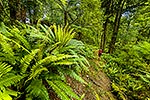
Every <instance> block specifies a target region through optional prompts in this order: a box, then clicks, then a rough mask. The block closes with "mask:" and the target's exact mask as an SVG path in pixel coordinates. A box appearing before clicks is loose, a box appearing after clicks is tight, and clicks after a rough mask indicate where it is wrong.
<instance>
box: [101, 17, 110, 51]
mask: <svg viewBox="0 0 150 100" xmlns="http://www.w3.org/2000/svg"><path fill="white" fill-rule="evenodd" d="M108 21H109V17H107V18H106V21H105V23H104V24H103V34H102V36H101V44H100V49H102V50H103V52H104V50H105V45H106V34H107V25H108Z"/></svg>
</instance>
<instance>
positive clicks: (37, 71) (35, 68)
mask: <svg viewBox="0 0 150 100" xmlns="http://www.w3.org/2000/svg"><path fill="white" fill-rule="evenodd" d="M42 71H48V69H47V68H46V67H39V66H33V68H32V69H31V74H30V76H29V78H28V80H31V79H32V78H35V77H36V76H38V75H39V74H41V72H42ZM28 80H26V81H28Z"/></svg>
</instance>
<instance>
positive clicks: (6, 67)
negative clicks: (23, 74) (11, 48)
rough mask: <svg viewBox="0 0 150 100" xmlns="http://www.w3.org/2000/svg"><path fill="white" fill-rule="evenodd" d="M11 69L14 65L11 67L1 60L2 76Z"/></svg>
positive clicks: (0, 75)
mask: <svg viewBox="0 0 150 100" xmlns="http://www.w3.org/2000/svg"><path fill="white" fill-rule="evenodd" d="M11 70H12V67H10V65H8V64H7V63H2V62H0V78H1V77H2V75H5V74H6V73H8V72H9V71H11Z"/></svg>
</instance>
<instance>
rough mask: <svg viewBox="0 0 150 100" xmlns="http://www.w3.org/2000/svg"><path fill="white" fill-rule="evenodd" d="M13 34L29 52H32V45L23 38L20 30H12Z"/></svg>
mask: <svg viewBox="0 0 150 100" xmlns="http://www.w3.org/2000/svg"><path fill="white" fill-rule="evenodd" d="M11 33H12V34H13V35H14V37H16V38H17V39H18V40H19V41H20V42H21V43H22V44H23V45H24V46H25V47H26V48H27V49H28V50H30V48H31V47H30V43H29V42H28V41H27V40H26V39H25V38H24V36H21V34H20V33H21V32H20V31H19V29H18V28H16V27H14V28H13V29H11Z"/></svg>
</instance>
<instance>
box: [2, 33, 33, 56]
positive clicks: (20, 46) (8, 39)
mask: <svg viewBox="0 0 150 100" xmlns="http://www.w3.org/2000/svg"><path fill="white" fill-rule="evenodd" d="M3 37H4V39H5V40H7V41H11V42H13V43H15V44H16V45H17V46H18V47H19V48H22V49H23V50H25V51H26V52H28V53H30V52H29V50H28V49H26V48H25V47H23V46H22V45H20V44H19V43H18V42H16V41H14V40H13V39H10V38H7V37H6V36H4V35H3Z"/></svg>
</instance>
